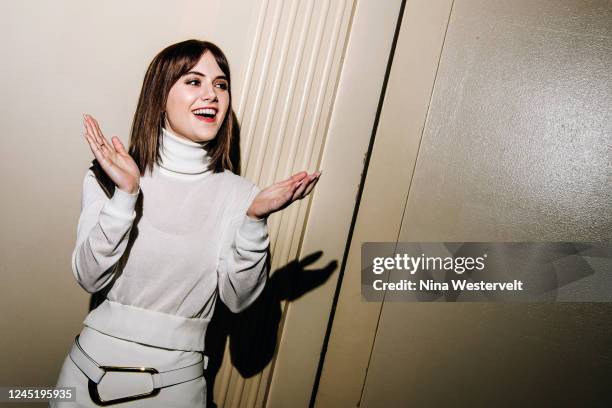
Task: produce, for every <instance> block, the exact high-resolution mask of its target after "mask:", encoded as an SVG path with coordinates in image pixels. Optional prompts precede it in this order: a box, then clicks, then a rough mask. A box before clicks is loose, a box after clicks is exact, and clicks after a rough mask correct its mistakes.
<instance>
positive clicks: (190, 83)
mask: <svg viewBox="0 0 612 408" xmlns="http://www.w3.org/2000/svg"><path fill="white" fill-rule="evenodd" d="M187 85H200V80H198V79H190V80H188V81H187Z"/></svg>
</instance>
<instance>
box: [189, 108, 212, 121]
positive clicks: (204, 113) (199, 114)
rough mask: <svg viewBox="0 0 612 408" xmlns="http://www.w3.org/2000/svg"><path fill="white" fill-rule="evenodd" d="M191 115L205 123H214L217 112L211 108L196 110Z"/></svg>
mask: <svg viewBox="0 0 612 408" xmlns="http://www.w3.org/2000/svg"><path fill="white" fill-rule="evenodd" d="M193 114H194V115H195V117H196V118H197V119H198V120H201V121H203V122H207V123H212V122H214V121H215V118H216V117H217V111H216V110H215V109H211V108H205V109H196V110H194V111H193Z"/></svg>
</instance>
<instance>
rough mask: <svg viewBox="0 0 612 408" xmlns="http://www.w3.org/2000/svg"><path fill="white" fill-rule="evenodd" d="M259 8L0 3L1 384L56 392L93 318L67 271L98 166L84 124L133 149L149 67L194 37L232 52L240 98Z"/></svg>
mask: <svg viewBox="0 0 612 408" xmlns="http://www.w3.org/2000/svg"><path fill="white" fill-rule="evenodd" d="M259 4H260V2H259V1H246V0H245V1H239V0H230V1H228V0H223V1H221V0H218V1H217V0H208V1H183V2H173V3H170V2H167V1H150V0H147V1H129V2H125V1H104V2H83V1H76V0H75V1H57V2H49V1H34V2H13V1H11V2H8V1H7V2H1V3H0V26H1V27H2V28H1V29H0V30H1V33H2V35H0V50H1V52H2V55H3V58H2V75H0V89H2V94H3V97H2V101H1V102H0V104H1V107H0V110H1V111H2V124H1V125H0V131H1V134H2V141H3V143H4V145H3V147H2V155H1V158H0V184H2V186H4V188H3V190H4V191H3V193H2V211H1V212H0V217H1V218H0V219H1V233H0V234H1V235H0V248H1V249H0V251H1V252H0V260H1V261H0V267H1V268H2V270H1V276H2V281H1V286H0V292H1V293H0V308H1V309H2V314H1V315H0V327H2V330H1V331H2V334H1V335H0V353H1V360H2V367H1V368H0V384H2V385H9V384H14V385H25V384H38V385H52V384H55V380H56V378H57V374H58V371H59V368H60V367H61V363H62V361H63V359H64V357H65V356H66V354H67V352H68V349H69V346H70V343H71V341H72V340H73V338H74V335H75V334H76V333H78V332H79V331H80V329H81V323H82V321H83V318H84V316H85V314H86V313H87V310H88V300H89V296H88V295H87V293H86V292H85V291H83V290H82V289H81V288H80V287H79V286H78V285H77V283H76V282H75V280H74V278H73V276H72V272H71V269H70V256H71V252H72V249H73V245H74V239H75V236H76V226H77V221H78V216H79V211H80V195H81V191H80V190H81V183H82V179H83V176H84V174H85V171H86V169H87V167H88V163H89V162H90V161H91V160H92V154H91V151H90V150H89V148H88V146H87V145H86V143H85V142H84V140H83V137H82V136H81V130H82V117H81V115H82V113H83V112H87V113H90V114H93V115H95V116H96V117H97V118H98V119H99V120H100V122H101V124H102V126H103V129H104V130H105V131H106V132H107V133H106V135H107V136H111V135H112V134H117V135H119V136H120V137H121V139H122V140H123V141H124V142H126V143H127V141H128V131H129V127H130V125H131V117H132V115H133V112H134V108H135V106H136V101H137V97H138V93H139V92H140V86H141V83H142V78H143V76H144V72H145V69H146V67H147V65H148V63H149V62H150V60H151V59H152V58H153V56H154V55H155V54H156V53H157V52H158V51H160V50H161V49H162V48H163V47H165V46H167V45H170V44H172V43H174V42H177V41H181V40H184V39H188V38H200V39H208V40H211V41H213V42H215V43H217V44H218V45H219V46H220V47H221V48H222V49H223V50H224V51H225V52H226V54H227V56H228V59H229V61H230V65H231V68H232V70H233V71H232V74H233V79H234V95H235V96H239V95H240V94H241V93H242V81H243V77H244V75H243V70H244V68H245V65H246V60H247V59H248V54H249V51H250V50H249V48H248V47H249V46H250V44H251V43H250V42H249V41H248V39H249V38H250V37H249V36H250V35H251V33H250V31H251V30H252V29H253V28H254V26H255V18H256V14H257V11H258V5H259ZM236 27H240V28H241V29H240V30H236ZM234 105H236V102H235V103H234Z"/></svg>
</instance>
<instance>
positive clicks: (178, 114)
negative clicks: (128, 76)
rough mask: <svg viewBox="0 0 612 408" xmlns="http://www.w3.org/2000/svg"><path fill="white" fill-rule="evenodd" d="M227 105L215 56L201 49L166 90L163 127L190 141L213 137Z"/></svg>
mask: <svg viewBox="0 0 612 408" xmlns="http://www.w3.org/2000/svg"><path fill="white" fill-rule="evenodd" d="M229 105H230V96H229V91H228V82H227V79H226V77H225V74H223V71H221V68H219V65H218V64H217V61H215V57H214V56H213V54H212V53H210V52H208V51H207V52H205V53H204V54H203V55H202V57H201V58H200V60H199V61H198V63H197V64H196V65H195V66H194V67H193V68H192V69H191V70H190V71H189V72H187V73H186V74H185V75H183V76H182V77H181V78H179V80H178V81H176V83H175V84H174V85H172V88H170V92H169V93H168V100H167V101H166V124H165V127H166V129H167V130H169V131H170V132H172V133H174V134H175V135H177V136H180V137H184V138H186V139H189V140H191V141H193V142H196V143H197V142H207V141H209V140H212V139H214V138H215V136H217V132H218V131H219V128H220V127H221V124H222V123H223V119H225V115H226V114H227V110H228V109H229Z"/></svg>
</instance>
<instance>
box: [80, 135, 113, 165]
mask: <svg viewBox="0 0 612 408" xmlns="http://www.w3.org/2000/svg"><path fill="white" fill-rule="evenodd" d="M85 139H86V140H87V142H88V143H89V147H90V148H91V151H92V153H93V154H94V157H95V158H96V160H98V162H99V163H100V164H102V162H105V161H108V159H107V158H106V157H105V156H106V155H105V154H104V153H103V152H102V150H101V149H100V146H99V145H98V143H97V142H96V141H95V140H94V138H93V136H91V135H89V134H87V133H85Z"/></svg>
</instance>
